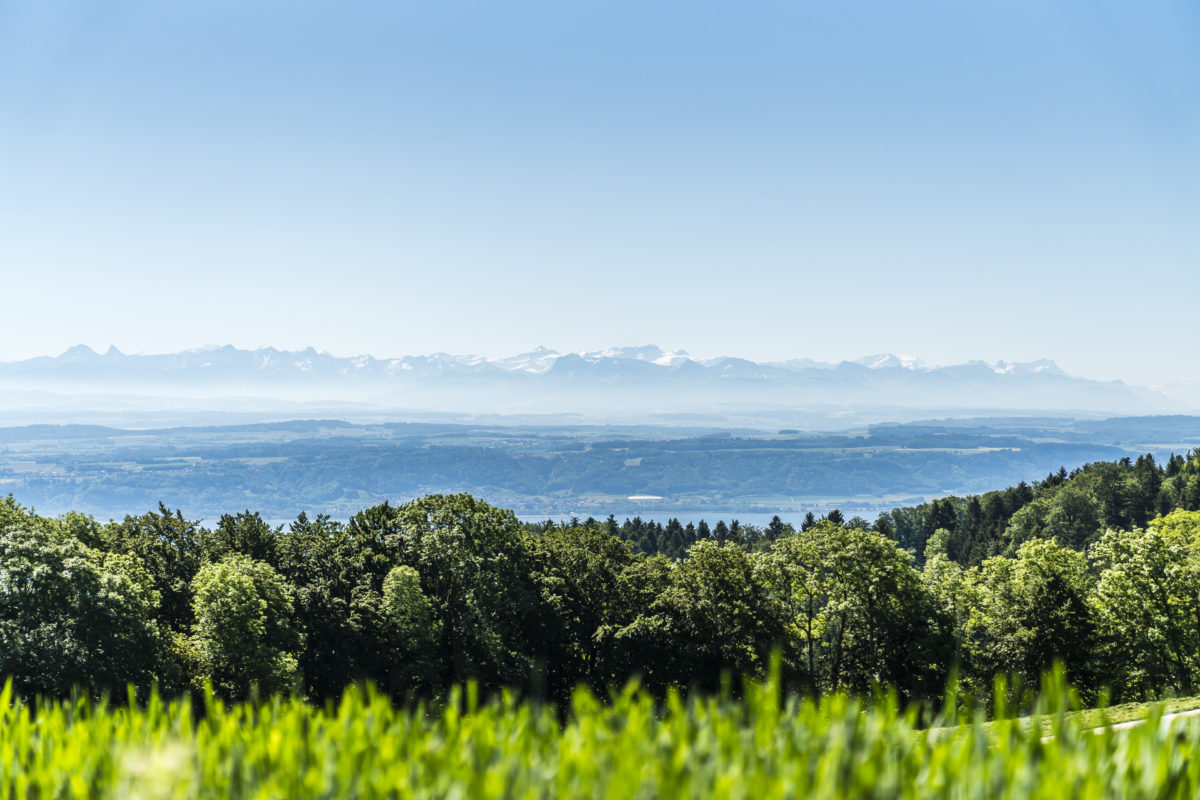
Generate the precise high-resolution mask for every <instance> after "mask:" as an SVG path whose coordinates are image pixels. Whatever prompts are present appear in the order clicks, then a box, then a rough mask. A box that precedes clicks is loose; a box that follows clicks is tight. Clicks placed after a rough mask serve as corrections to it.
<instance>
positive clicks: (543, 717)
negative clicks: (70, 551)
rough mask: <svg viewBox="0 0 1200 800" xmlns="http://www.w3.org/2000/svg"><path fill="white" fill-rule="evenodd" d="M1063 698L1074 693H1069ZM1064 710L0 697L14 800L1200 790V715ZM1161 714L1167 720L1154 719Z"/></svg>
mask: <svg viewBox="0 0 1200 800" xmlns="http://www.w3.org/2000/svg"><path fill="white" fill-rule="evenodd" d="M1061 696H1064V697H1065V694H1063V695H1061ZM1064 709H1065V705H1062V704H1060V705H1059V706H1058V707H1057V708H1055V707H1051V706H1043V709H1042V710H1043V711H1046V712H1056V713H1050V719H1051V732H1052V733H1053V734H1054V736H1055V738H1054V739H1053V740H1052V741H1048V742H1043V741H1041V731H1040V729H1038V730H1034V728H1033V727H1032V726H1029V725H1023V724H1021V723H1020V722H1019V721H1008V722H1001V723H997V724H996V725H985V724H983V723H982V721H976V722H974V723H972V724H968V725H963V726H959V727H957V728H954V729H949V730H948V731H947V732H946V734H945V735H941V736H938V737H930V736H922V735H914V733H915V732H916V731H915V721H916V720H915V714H911V713H902V712H901V711H899V709H898V708H897V707H896V705H895V703H889V702H887V701H883V702H880V703H878V704H876V705H875V706H874V707H872V708H870V709H866V708H864V707H863V706H862V705H860V704H859V703H858V702H856V701H854V700H852V699H849V698H847V697H844V696H833V697H828V698H825V699H823V700H822V701H820V702H819V703H814V702H809V701H798V700H790V701H786V702H782V703H781V702H780V701H779V699H778V694H777V690H776V688H775V685H774V684H771V683H767V684H765V685H754V686H751V687H749V691H748V693H747V697H746V698H745V699H744V700H741V701H733V700H727V699H724V700H723V699H717V698H707V699H694V700H686V701H685V700H682V699H680V698H679V697H678V696H673V697H671V698H670V699H669V700H668V702H667V703H666V705H665V706H662V707H660V706H656V705H655V704H654V703H653V702H652V701H651V700H650V699H649V698H648V697H646V696H645V695H643V694H641V693H638V692H636V691H633V690H629V691H626V692H625V693H623V694H622V695H620V696H619V697H616V698H615V699H614V700H613V702H611V703H600V702H599V701H597V700H596V699H595V698H594V697H593V696H592V695H591V694H589V693H587V692H583V691H581V692H579V693H578V694H576V696H575V699H574V703H573V707H572V709H571V712H570V715H569V718H568V720H567V722H566V723H565V724H560V723H559V721H558V718H557V717H556V715H555V713H554V712H553V711H552V710H551V709H549V708H545V707H538V706H533V705H529V704H524V703H517V702H515V701H513V700H511V699H504V698H501V699H499V700H497V701H496V702H493V703H487V704H484V705H482V706H478V707H476V706H475V704H474V703H472V702H470V701H469V700H467V699H465V698H463V697H461V696H459V697H456V698H455V702H451V703H449V704H448V705H447V706H446V707H445V708H443V709H441V710H439V711H437V712H436V713H429V714H426V713H424V712H422V711H420V710H417V711H409V710H397V709H395V708H393V707H392V706H391V705H390V704H389V703H388V702H387V701H386V700H385V699H383V698H380V697H377V696H374V695H372V694H370V693H364V692H360V691H357V690H352V691H350V692H348V693H347V694H346V696H345V697H344V698H343V700H342V701H341V703H340V704H336V705H332V706H330V707H328V708H325V709H319V708H313V707H311V706H308V705H305V704H304V703H301V702H299V701H296V700H289V699H279V698H277V699H274V700H271V701H270V702H266V703H262V704H258V705H250V704H242V705H225V704H222V703H220V702H218V701H215V700H211V699H209V700H208V701H207V702H206V705H205V707H204V708H192V707H191V706H190V705H189V704H187V703H185V702H172V703H163V702H161V701H159V700H157V699H152V700H151V701H150V702H149V704H148V705H147V706H146V707H144V708H133V709H128V708H110V707H107V706H105V705H103V704H99V705H93V704H91V703H89V702H88V701H86V700H81V701H77V702H64V703H48V704H38V705H27V704H22V703H20V702H14V701H12V700H11V693H10V692H9V691H7V690H6V691H5V692H4V693H3V694H0V794H2V795H3V796H4V797H6V798H14V799H15V798H21V799H22V800H24V798H117V797H120V798H145V799H146V800H149V799H150V798H234V799H237V798H276V797H287V798H341V797H353V798H384V797H387V798H393V797H394V798H407V797H463V798H474V797H481V798H493V797H520V798H542V797H556V798H568V797H579V798H620V800H630V798H659V797H662V798H684V797H688V798H691V797H695V798H700V797H704V798H708V797H715V798H754V800H766V799H767V798H782V797H811V798H917V797H921V798H924V797H946V798H975V797H979V798H984V797H987V798H993V797H1004V798H1063V797H1075V798H1093V797H1095V798H1098V797H1115V796H1119V797H1129V798H1142V797H1145V798H1151V797H1153V798H1170V797H1181V798H1182V797H1194V796H1196V795H1197V793H1198V792H1200V721H1198V720H1195V719H1191V720H1187V721H1184V722H1182V723H1181V724H1180V725H1178V726H1177V727H1173V728H1172V729H1171V730H1164V729H1162V728H1161V727H1160V726H1159V725H1156V724H1152V725H1146V726H1142V727H1139V728H1135V729H1132V730H1129V731H1123V732H1121V733H1120V734H1114V733H1111V732H1110V733H1107V734H1103V735H1093V734H1091V733H1086V732H1085V728H1084V726H1083V724H1082V722H1081V720H1080V718H1078V717H1074V716H1068V715H1067V714H1066V713H1064ZM1151 714H1152V717H1153V716H1155V715H1158V714H1161V710H1160V709H1158V708H1154V709H1151Z"/></svg>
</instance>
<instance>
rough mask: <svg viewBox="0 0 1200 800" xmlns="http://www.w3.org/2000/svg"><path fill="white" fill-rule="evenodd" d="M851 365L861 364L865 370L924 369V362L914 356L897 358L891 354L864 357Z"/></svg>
mask: <svg viewBox="0 0 1200 800" xmlns="http://www.w3.org/2000/svg"><path fill="white" fill-rule="evenodd" d="M851 363H853V364H861V365H862V366H864V367H866V368H867V369H926V366H925V362H924V361H922V360H921V359H919V358H916V357H915V356H897V355H892V354H891V353H878V354H876V355H873V356H864V357H862V358H856V359H855V360H854V361H852V362H851Z"/></svg>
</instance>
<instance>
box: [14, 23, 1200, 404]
mask: <svg viewBox="0 0 1200 800" xmlns="http://www.w3.org/2000/svg"><path fill="white" fill-rule="evenodd" d="M0 278H2V281H3V283H2V285H3V287H4V296H5V299H6V301H7V302H6V303H5V311H4V313H3V314H0V359H12V358H20V357H27V356H31V355H37V354H44V353H53V352H58V351H61V350H63V349H65V348H66V347H67V346H69V345H71V344H75V343H79V342H84V343H88V344H91V345H93V346H95V347H97V348H102V347H106V346H107V345H109V344H110V343H111V344H116V345H117V346H118V347H120V348H122V349H123V350H126V351H131V352H138V351H144V352H163V351H168V350H176V349H182V348H186V347H194V346H199V345H204V344H224V343H232V344H235V345H239V346H248V347H253V346H258V345H268V344H269V345H275V346H280V347H289V348H299V347H304V346H307V345H313V346H316V347H318V348H320V349H325V350H329V351H331V352H334V353H336V354H339V355H348V354H352V353H360V352H369V353H372V354H375V355H380V356H387V355H401V354H405V353H424V352H433V351H450V352H481V353H485V354H489V355H502V354H507V353H511V352H517V351H520V350H525V349H529V348H532V347H533V346H534V345H537V344H545V345H548V346H551V347H555V348H558V349H564V350H565V349H581V348H598V347H604V346H609V345H614V344H634V343H644V342H655V343H658V344H660V345H662V346H664V347H683V348H687V349H688V350H690V351H691V352H693V353H694V354H697V355H703V356H712V355H718V354H734V355H743V356H747V357H752V358H759V359H774V358H787V357H803V356H807V357H813V358H819V359H826V360H836V359H840V358H852V357H857V356H860V355H863V354H867V353H873V352H880V351H892V352H897V353H902V354H912V355H919V356H922V357H924V358H925V359H927V360H929V361H931V362H934V363H948V362H957V361H964V360H967V359H970V358H985V359H989V360H994V359H1001V358H1003V359H1009V360H1026V359H1033V358H1038V357H1050V358H1054V359H1056V360H1057V361H1058V362H1059V363H1060V364H1061V365H1062V366H1063V367H1064V368H1066V369H1068V370H1069V371H1072V372H1075V373H1077V374H1082V375H1086V376H1089V377H1099V378H1113V377H1119V378H1124V379H1127V380H1131V381H1136V382H1152V381H1164V380H1200V347H1197V345H1196V344H1195V341H1196V340H1195V330H1196V311H1195V309H1196V298H1197V295H1198V294H1200V5H1197V4H1196V3H1195V2H1192V1H1191V0H1163V1H1162V2H1150V3H1124V2H1121V3H1118V2H1103V1H1100V2H1097V1H1096V0H1086V1H1085V0H1079V1H1078V2H1057V1H1056V0H1036V1H1031V2H1024V1H1023V0H1005V1H1004V2H983V1H981V2H970V3H964V2H962V0H954V1H953V2H950V1H948V2H912V3H896V2H890V1H889V2H855V1H854V0H849V2H837V3H832V2H830V3H801V2H786V3H785V2H780V3H773V2H753V1H747V2H738V3H721V4H713V3H704V2H698V1H697V0H691V1H690V2H679V3H675V2H654V0H637V1H636V2H626V1H625V0H608V1H607V2H597V3H592V2H582V1H580V2H568V3H563V2H561V1H559V2H522V0H509V2H504V3H496V2H479V3H467V2H457V1H456V0H446V1H445V2H437V3H404V2H386V3H373V2H354V1H353V0H349V1H347V0H343V1H342V2H337V3H334V2H328V3H305V2H296V1H295V0H292V2H256V1H255V0H241V1H240V2H236V3H234V2H229V3H227V2H222V1H220V0H208V1H207V2H170V3H164V2H150V1H149V0H147V2H125V1H124V0H108V1H107V2H104V3H93V2H55V1H54V0H38V1H37V2H9V1H8V0H0Z"/></svg>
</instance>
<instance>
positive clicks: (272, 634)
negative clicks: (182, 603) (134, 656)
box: [191, 554, 299, 698]
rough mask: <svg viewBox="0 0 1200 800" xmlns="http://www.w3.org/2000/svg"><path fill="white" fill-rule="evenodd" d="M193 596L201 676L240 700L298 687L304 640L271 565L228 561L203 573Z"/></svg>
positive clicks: (241, 559) (286, 591)
mask: <svg viewBox="0 0 1200 800" xmlns="http://www.w3.org/2000/svg"><path fill="white" fill-rule="evenodd" d="M192 591H193V593H194V599H193V601H192V605H193V610H194V612H195V616H196V625H195V629H194V632H193V634H192V638H191V644H192V647H194V648H195V653H196V659H197V662H198V665H199V675H198V676H197V677H199V678H201V679H203V680H205V681H209V682H211V683H212V685H213V686H214V687H215V688H216V689H217V690H218V691H220V692H221V694H223V695H225V696H227V697H234V698H244V697H248V696H249V695H250V693H251V691H252V690H254V689H255V688H257V689H259V690H261V691H263V692H278V691H284V690H289V689H292V688H294V686H295V684H296V680H297V678H298V671H297V663H296V657H295V651H296V649H297V648H298V646H299V637H298V636H297V635H296V632H295V630H294V629H293V627H292V624H291V617H292V593H291V589H290V587H288V586H287V584H286V583H284V581H283V580H282V579H281V578H280V577H279V574H278V573H276V572H275V570H274V569H272V568H271V566H270V565H269V564H264V563H263V562H261V561H254V560H253V559H251V558H248V557H246V556H244V555H241V554H233V555H228V556H225V557H224V558H223V559H221V560H220V561H217V562H215V563H210V564H205V565H204V566H203V567H201V568H200V571H199V572H197V573H196V577H195V579H194V580H193V581H192Z"/></svg>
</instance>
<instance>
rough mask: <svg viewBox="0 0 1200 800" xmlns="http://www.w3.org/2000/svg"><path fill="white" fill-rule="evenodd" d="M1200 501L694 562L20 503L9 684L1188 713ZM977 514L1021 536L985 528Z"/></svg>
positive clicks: (3, 628) (459, 534)
mask: <svg viewBox="0 0 1200 800" xmlns="http://www.w3.org/2000/svg"><path fill="white" fill-rule="evenodd" d="M1198 482H1200V453H1193V454H1192V455H1191V456H1190V457H1188V458H1183V457H1172V458H1171V459H1170V460H1169V462H1168V463H1167V464H1165V465H1164V466H1162V467H1159V466H1158V465H1156V464H1155V463H1154V462H1153V460H1152V459H1149V458H1142V459H1139V460H1138V461H1137V462H1136V463H1135V462H1129V463H1121V462H1118V463H1115V464H1093V465H1090V466H1088V467H1085V468H1084V469H1082V470H1079V471H1078V472H1076V473H1074V474H1067V473H1065V472H1060V473H1056V474H1054V475H1051V476H1048V477H1047V479H1046V480H1044V481H1040V482H1038V483H1037V484H1034V485H1021V486H1018V487H1014V488H1012V489H1009V490H1005V491H1004V492H994V493H989V494H987V495H983V496H981V497H976V498H967V499H965V500H963V499H955V498H951V499H950V500H941V501H938V502H937V503H933V504H928V505H926V506H920V507H916V508H912V509H900V510H897V511H895V512H892V513H891V514H888V515H884V516H883V517H881V518H880V519H879V520H877V521H876V522H875V523H874V524H873V525H871V524H868V523H867V522H866V521H864V520H858V519H856V520H851V521H848V522H847V521H842V520H840V519H839V518H838V515H831V516H832V518H831V519H830V518H827V519H823V520H817V519H815V518H813V519H809V520H806V521H805V523H804V524H803V525H802V526H801V528H800V529H799V530H791V529H790V527H788V526H786V525H783V524H782V523H779V524H778V525H777V524H775V523H772V525H771V526H767V527H766V528H763V529H761V530H760V529H753V528H748V527H747V526H737V527H736V528H735V526H734V525H732V524H730V525H724V524H723V523H721V524H718V525H716V526H714V527H713V529H712V530H709V531H707V534H706V535H705V536H703V537H702V536H700V526H696V527H695V528H694V529H692V531H691V533H690V534H689V533H688V530H687V528H686V527H685V526H679V528H680V530H682V531H683V533H682V534H681V535H682V536H685V537H687V536H694V537H695V539H694V540H693V541H692V542H691V543H690V544H689V545H688V546H687V548H686V551H685V552H683V553H682V556H681V557H679V558H673V557H670V556H668V555H665V554H663V553H662V552H657V553H653V554H651V553H646V552H637V551H636V550H635V548H634V547H632V546H631V545H630V544H629V543H628V542H626V541H623V540H622V538H621V535H622V534H624V533H626V531H625V529H624V527H623V526H619V525H617V524H616V521H615V520H612V519H610V520H608V521H607V522H595V521H587V522H579V523H577V524H572V523H567V524H559V525H544V526H527V525H523V524H522V523H520V522H519V521H518V520H517V518H516V516H515V515H514V514H513V513H512V512H510V511H505V510H502V509H498V508H495V507H493V506H490V505H488V504H487V503H484V502H482V501H480V500H477V499H475V498H473V497H471V496H469V495H432V496H428V497H425V498H422V499H419V500H416V501H414V502H411V503H408V504H405V505H401V506H394V505H390V504H386V503H385V504H383V505H378V506H375V507H372V508H368V509H366V510H364V511H362V512H360V513H358V514H356V515H355V516H353V517H352V518H351V519H350V520H349V521H348V522H347V523H339V522H336V521H332V520H330V519H328V518H326V517H316V518H310V517H308V516H306V515H303V514H302V515H301V516H300V517H299V518H298V519H297V520H296V521H295V522H293V523H292V524H290V525H288V526H285V527H272V526H270V525H268V524H267V523H266V522H265V521H264V520H263V519H262V517H261V516H259V515H258V514H255V513H251V512H244V513H240V514H233V515H227V516H224V517H222V518H221V519H220V520H219V521H218V523H217V525H216V526H215V527H213V528H212V529H208V528H205V527H202V526H199V525H197V524H195V523H194V522H192V521H189V520H188V519H186V518H185V517H184V516H183V515H182V514H181V513H180V512H178V511H175V512H172V511H170V510H168V509H167V508H165V507H160V508H159V510H157V511H154V512H150V513H147V514H143V515H140V516H128V517H126V518H124V519H123V520H121V521H114V522H110V523H107V524H101V523H99V522H97V521H96V520H94V519H92V518H90V517H86V516H82V515H79V514H67V515H65V516H62V517H58V518H53V519H50V518H45V517H41V516H38V515H36V514H34V513H32V512H30V511H28V510H26V509H24V508H22V507H21V506H20V505H18V504H17V503H16V502H15V501H14V500H13V499H12V498H9V499H8V500H7V501H2V502H0V674H7V675H11V676H13V677H14V679H15V682H16V686H17V688H18V690H19V691H21V692H23V693H26V694H30V693H42V694H47V695H57V696H62V695H65V694H67V693H69V692H70V691H71V689H72V688H73V687H82V688H86V689H88V690H91V691H93V692H104V691H109V692H117V693H118V694H120V695H122V696H123V694H124V687H125V686H126V684H127V683H133V684H134V685H136V686H138V687H140V689H141V690H142V691H145V690H147V688H148V687H149V686H150V685H151V684H154V683H156V684H158V685H159V686H160V687H161V688H162V689H163V690H164V691H167V692H170V693H182V692H188V691H191V690H194V689H196V688H198V687H200V686H202V685H203V684H204V683H205V682H211V684H212V685H213V686H214V687H215V689H216V690H217V691H218V692H219V693H221V694H223V695H225V696H227V697H231V698H240V697H245V696H247V695H248V694H249V693H250V692H251V691H252V690H253V687H257V688H258V689H259V690H261V691H267V692H269V691H294V692H297V693H299V694H302V695H303V696H306V697H309V698H312V699H314V700H320V699H323V698H329V697H333V696H337V695H339V694H340V693H341V692H342V691H343V689H344V688H345V687H346V686H347V685H349V684H352V683H355V682H360V681H371V682H373V683H375V684H376V685H377V686H379V687H380V688H381V689H382V690H383V691H385V692H387V693H388V694H390V695H391V696H392V697H394V698H396V699H397V700H401V699H405V698H413V697H437V696H440V695H441V694H442V693H444V692H445V691H446V690H447V688H448V687H450V686H453V685H457V684H459V683H461V682H463V681H464V680H466V679H469V678H473V679H476V680H478V681H479V682H480V684H481V685H482V687H483V688H484V689H485V690H492V689H496V688H499V687H513V688H515V689H517V690H519V691H521V692H523V693H525V694H527V695H528V696H533V697H544V698H548V699H552V700H555V701H562V700H565V699H566V698H567V697H568V696H569V693H570V692H571V690H572V689H573V688H574V687H575V686H576V685H578V684H581V683H582V684H589V685H591V686H594V687H597V688H600V689H604V688H606V687H611V686H619V685H621V684H623V683H625V682H626V681H628V680H629V679H630V678H632V677H635V676H636V677H639V678H640V679H641V681H642V683H643V685H644V686H646V687H647V688H648V689H649V690H651V691H652V692H655V693H663V692H665V690H666V689H667V688H668V687H671V686H679V687H684V688H688V687H694V688H697V689H700V690H716V689H718V688H720V686H721V681H722V676H723V675H724V674H734V675H752V676H754V675H757V676H761V675H762V674H764V670H765V669H766V665H767V663H768V662H769V660H770V658H771V654H772V653H773V652H775V651H779V652H780V653H781V655H782V663H783V678H784V680H785V681H786V682H787V684H788V688H789V689H791V690H795V691H800V692H805V693H811V694H824V693H828V692H832V691H851V692H862V693H867V692H870V691H872V690H873V689H874V688H875V687H877V686H879V685H887V686H891V687H895V688H896V689H897V690H898V691H899V692H900V693H901V695H902V696H905V697H908V698H921V697H937V696H940V694H941V692H942V690H943V688H944V685H945V681H946V680H947V678H948V676H949V675H950V674H951V672H952V671H954V672H956V673H957V674H958V675H960V676H961V677H962V679H963V680H964V681H965V683H966V686H967V688H969V689H971V690H972V691H975V692H977V693H980V694H986V693H987V692H988V691H990V688H991V686H992V678H993V676H994V675H996V674H997V673H1008V674H1016V675H1019V676H1023V677H1024V678H1026V679H1027V680H1028V681H1030V682H1034V681H1036V680H1037V678H1038V676H1040V675H1041V673H1042V672H1043V671H1044V670H1045V669H1047V668H1048V667H1050V665H1051V664H1052V663H1053V662H1055V661H1062V662H1063V663H1064V664H1065V666H1066V669H1067V671H1068V675H1069V677H1070V678H1071V680H1072V681H1073V682H1074V683H1075V684H1076V685H1077V686H1079V687H1080V688H1081V690H1082V691H1083V692H1085V693H1086V694H1092V695H1094V694H1096V693H1098V692H1099V691H1100V689H1101V687H1105V686H1107V687H1112V689H1113V691H1114V693H1115V696H1116V698H1117V699H1122V700H1124V699H1142V698H1151V697H1158V696H1161V695H1163V694H1169V693H1178V694H1188V693H1192V692H1194V691H1195V690H1196V687H1197V683H1198V682H1200V624H1198V621H1200V512H1197V511H1196V510H1195V509H1196V501H1197V500H1200V493H1198V492H1197V488H1196V487H1197V483H1198ZM975 506H978V508H979V510H980V515H979V519H980V520H988V519H990V518H989V517H988V516H987V514H988V513H989V512H988V509H991V508H995V509H1000V511H997V513H996V517H995V519H994V520H993V521H992V522H991V523H989V524H988V525H984V524H983V523H982V522H981V523H980V524H978V525H975V524H973V523H969V522H968V521H969V520H972V519H975V517H974V516H972V515H973V514H975V512H974V511H973V510H972V509H973V508H974V507H975ZM1001 512H1002V513H1001ZM1162 512H1167V513H1165V514H1163V513H1162ZM1089 513H1090V514H1091V516H1088V514H1089ZM1001 519H1002V520H1003V522H1002V523H1001V522H1000V521H999V520H1001ZM675 525H678V523H675ZM630 526H631V527H632V526H633V522H632V521H631V522H630ZM645 527H646V526H645V524H643V534H645ZM613 528H615V529H616V530H615V532H614V530H613ZM667 528H671V529H672V533H671V536H667ZM614 533H615V534H616V535H614ZM675 533H676V532H675V531H674V526H672V525H668V526H665V527H664V528H663V530H662V531H661V534H660V531H659V530H658V527H657V526H655V527H654V531H653V535H654V536H655V537H659V539H660V542H661V539H662V538H663V537H666V538H668V539H671V537H674V536H675ZM751 533H753V535H750V534H751ZM626 538H631V537H626ZM648 541H649V540H640V545H639V546H640V547H641V548H642V549H649V548H648V547H647V542H648ZM660 549H661V548H660Z"/></svg>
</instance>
